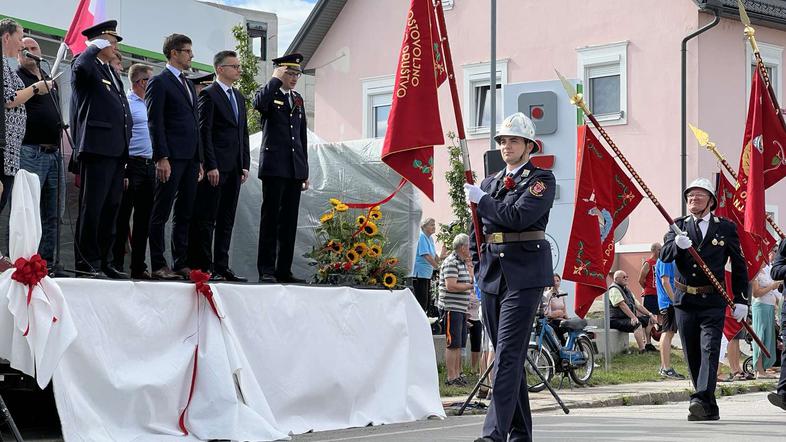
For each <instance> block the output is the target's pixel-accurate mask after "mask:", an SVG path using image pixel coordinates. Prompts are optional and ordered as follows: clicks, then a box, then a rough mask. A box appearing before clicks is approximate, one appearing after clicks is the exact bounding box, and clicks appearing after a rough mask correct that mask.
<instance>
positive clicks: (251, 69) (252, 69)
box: [232, 24, 262, 134]
mask: <svg viewBox="0 0 786 442" xmlns="http://www.w3.org/2000/svg"><path fill="white" fill-rule="evenodd" d="M232 35H234V36H235V40H237V46H235V52H237V58H238V59H239V60H240V69H241V70H240V80H239V81H238V82H237V88H238V89H239V90H240V92H241V93H242V94H243V96H245V97H246V109H247V116H248V132H249V133H252V134H253V133H256V132H259V131H260V130H261V129H262V127H261V123H260V116H259V112H257V111H256V110H255V109H254V107H253V106H252V104H251V100H252V99H253V97H254V93H255V92H256V90H257V89H258V88H259V84H258V83H257V81H256V80H255V79H254V77H256V75H257V73H258V72H259V65H258V63H259V59H258V58H257V56H256V55H254V51H252V50H251V39H250V38H249V36H248V30H246V28H245V26H243V25H242V24H238V25H235V26H234V27H232Z"/></svg>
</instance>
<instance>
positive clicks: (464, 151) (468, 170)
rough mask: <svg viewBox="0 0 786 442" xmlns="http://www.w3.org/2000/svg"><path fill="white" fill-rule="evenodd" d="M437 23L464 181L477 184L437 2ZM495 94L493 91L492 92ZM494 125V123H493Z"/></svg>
mask: <svg viewBox="0 0 786 442" xmlns="http://www.w3.org/2000/svg"><path fill="white" fill-rule="evenodd" d="M436 11H437V23H438V24H439V29H440V38H441V43H442V51H443V55H444V56H445V70H446V71H447V74H448V83H449V84H450V96H451V97H452V98H453V114H454V115H455V116H456V133H457V135H458V139H459V147H460V148H461V159H462V162H463V163H464V180H465V181H466V182H467V183H469V184H475V178H474V177H473V176H472V166H471V165H470V163H469V149H468V148H467V135H466V134H465V133H464V117H463V116H462V115H461V103H460V102H459V95H458V86H456V75H455V73H454V71H453V56H452V55H451V54H450V43H449V42H448V30H447V28H446V27H445V14H444V13H443V11H442V2H441V1H437V2H436ZM492 93H493V91H492ZM492 124H494V122H492ZM470 210H471V211H472V225H473V226H475V242H476V244H477V247H478V253H480V245H481V244H483V234H482V232H481V229H480V218H478V205H477V204H475V203H470Z"/></svg>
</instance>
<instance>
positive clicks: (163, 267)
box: [145, 34, 203, 280]
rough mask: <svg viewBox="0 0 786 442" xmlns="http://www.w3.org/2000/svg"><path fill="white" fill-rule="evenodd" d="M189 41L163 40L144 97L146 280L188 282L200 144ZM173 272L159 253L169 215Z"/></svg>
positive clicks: (176, 37)
mask: <svg viewBox="0 0 786 442" xmlns="http://www.w3.org/2000/svg"><path fill="white" fill-rule="evenodd" d="M191 44H192V43H191V39H190V38H188V37H187V36H185V35H183V34H172V35H170V36H168V37H166V39H165V40H164V47H163V53H164V55H165V56H166V58H167V64H166V68H165V69H164V70H163V71H161V73H160V74H158V75H156V76H154V77H152V78H151V79H150V82H149V83H148V85H147V91H146V92H145V102H146V104H147V118H148V122H147V125H148V127H149V128H150V139H151V141H152V144H153V161H155V165H156V182H155V188H154V190H153V209H152V215H151V218H150V266H151V268H152V273H151V277H152V278H153V279H158V280H172V279H186V280H187V279H189V274H190V273H191V269H190V268H189V267H188V231H189V225H190V224H191V216H192V213H193V209H194V200H195V198H196V192H197V182H198V181H199V180H200V179H201V177H202V160H203V159H202V145H201V141H200V139H199V112H198V110H197V95H196V90H195V89H194V85H193V84H191V82H190V81H188V78H187V77H186V72H185V71H187V70H189V69H191V60H192V59H193V58H194V52H193V51H192V49H191ZM173 207H174V214H173V216H172V242H171V244H172V258H173V259H174V262H173V264H172V267H169V266H168V265H167V261H166V258H165V257H164V251H165V250H166V243H165V242H164V241H165V240H164V229H165V227H166V223H167V221H168V220H169V215H170V213H172V211H173V210H172V209H173Z"/></svg>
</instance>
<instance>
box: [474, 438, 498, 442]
mask: <svg viewBox="0 0 786 442" xmlns="http://www.w3.org/2000/svg"><path fill="white" fill-rule="evenodd" d="M475 442H494V439H492V438H490V437H479V438H477V439H475Z"/></svg>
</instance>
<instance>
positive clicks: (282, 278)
mask: <svg viewBox="0 0 786 442" xmlns="http://www.w3.org/2000/svg"><path fill="white" fill-rule="evenodd" d="M276 280H277V281H278V282H280V283H284V284H305V283H306V280H305V279H300V278H295V277H294V276H292V275H288V276H276Z"/></svg>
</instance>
